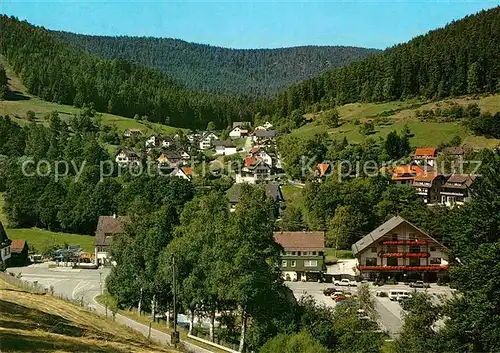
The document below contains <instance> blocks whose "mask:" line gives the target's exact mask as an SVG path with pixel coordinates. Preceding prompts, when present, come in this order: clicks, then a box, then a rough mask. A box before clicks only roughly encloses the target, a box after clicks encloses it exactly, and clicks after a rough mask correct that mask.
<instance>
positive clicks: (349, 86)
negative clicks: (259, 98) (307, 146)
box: [276, 7, 500, 117]
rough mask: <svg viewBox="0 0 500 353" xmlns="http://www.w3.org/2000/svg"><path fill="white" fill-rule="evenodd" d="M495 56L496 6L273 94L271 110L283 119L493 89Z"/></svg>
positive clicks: (496, 85) (499, 20)
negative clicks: (344, 107) (340, 107)
mask: <svg viewBox="0 0 500 353" xmlns="http://www.w3.org/2000/svg"><path fill="white" fill-rule="evenodd" d="M499 58H500V7H496V8H493V9H491V10H488V11H482V12H480V13H478V14H476V15H472V16H467V17H465V18H464V19H462V20H459V21H455V22H452V23H451V24H449V25H447V26H446V27H444V28H442V29H438V30H434V31H431V32H429V33H427V34H426V35H422V36H419V37H416V38H414V39H413V40H411V41H409V42H408V43H405V44H400V45H396V46H394V47H392V48H389V49H387V50H385V51H384V52H382V53H380V54H377V55H373V56H370V57H368V58H365V59H363V60H361V61H358V62H356V63H353V64H350V65H348V66H345V67H343V68H340V69H334V70H331V71H329V72H327V73H325V74H322V75H320V76H318V77H315V78H313V79H310V80H308V81H305V82H302V83H299V84H297V85H295V86H293V87H291V88H290V89H288V90H286V91H285V92H283V93H282V94H281V95H280V96H279V97H278V98H277V100H276V104H277V107H276V108H277V110H278V111H279V114H280V116H281V117H287V116H290V115H291V112H292V111H294V110H296V109H300V110H302V111H310V110H313V109H315V110H318V109H324V108H329V107H332V106H334V105H340V104H345V103H351V102H360V101H362V102H380V101H390V100H398V99H405V98H411V97H425V98H431V99H432V98H443V97H449V96H458V95H464V94H475V93H483V92H495V91H496V92H498V91H500V60H499Z"/></svg>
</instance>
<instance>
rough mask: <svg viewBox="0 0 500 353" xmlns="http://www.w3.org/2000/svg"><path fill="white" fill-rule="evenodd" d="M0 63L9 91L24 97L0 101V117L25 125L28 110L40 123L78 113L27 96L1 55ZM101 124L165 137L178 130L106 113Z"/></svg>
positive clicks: (74, 109) (72, 108)
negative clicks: (49, 116) (50, 115)
mask: <svg viewBox="0 0 500 353" xmlns="http://www.w3.org/2000/svg"><path fill="white" fill-rule="evenodd" d="M0 63H1V64H2V65H3V66H4V67H5V71H6V73H7V77H8V79H9V88H10V90H11V91H17V92H20V93H21V94H22V95H23V96H24V97H25V99H22V100H9V101H0V115H9V116H10V117H11V118H13V119H14V120H15V121H16V122H18V123H20V124H26V120H24V118H25V117H26V112H27V111H29V110H32V111H34V112H35V113H36V118H37V121H39V122H42V123H43V117H44V116H45V114H47V113H50V112H51V111H54V110H57V111H58V112H59V114H60V116H61V118H62V119H65V118H66V119H67V118H69V117H71V116H72V115H73V114H75V113H77V112H78V111H79V109H78V108H75V107H72V106H69V105H62V104H57V103H51V102H45V101H43V100H41V99H40V98H37V97H34V96H31V95H29V94H28V93H27V90H26V87H24V85H23V84H22V82H21V80H20V79H19V77H18V76H17V75H16V74H15V73H14V72H13V71H12V68H11V67H10V66H9V65H8V63H7V62H6V61H5V58H4V57H3V56H1V55H0ZM16 117H17V118H16ZM102 124H103V125H109V126H112V125H115V126H116V127H117V129H118V131H124V130H126V129H140V130H142V131H143V132H144V133H145V134H147V133H150V132H153V131H155V132H161V133H164V134H167V135H173V134H174V133H175V131H177V130H178V128H175V127H172V126H166V125H161V124H151V127H152V128H150V127H148V126H146V125H144V124H142V123H140V122H137V121H135V120H134V119H129V118H125V117H122V116H118V115H114V114H108V113H102Z"/></svg>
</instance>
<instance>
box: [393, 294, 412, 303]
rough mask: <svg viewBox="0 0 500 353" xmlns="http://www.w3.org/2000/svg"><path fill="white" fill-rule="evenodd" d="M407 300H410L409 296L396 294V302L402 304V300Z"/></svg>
mask: <svg viewBox="0 0 500 353" xmlns="http://www.w3.org/2000/svg"><path fill="white" fill-rule="evenodd" d="M408 298H410V294H407V293H402V294H398V296H397V298H396V299H397V301H398V302H402V301H403V300H406V299H408Z"/></svg>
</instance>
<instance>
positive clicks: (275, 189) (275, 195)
mask: <svg viewBox="0 0 500 353" xmlns="http://www.w3.org/2000/svg"><path fill="white" fill-rule="evenodd" d="M241 185H242V184H233V186H232V187H231V188H230V189H229V190H228V191H227V196H228V198H229V202H230V203H238V202H239V201H240V195H241ZM265 189H266V195H267V196H268V197H269V198H271V199H272V200H273V201H277V202H283V201H285V199H284V197H283V193H282V192H281V187H280V185H279V184H276V183H272V182H269V183H267V184H266V186H265Z"/></svg>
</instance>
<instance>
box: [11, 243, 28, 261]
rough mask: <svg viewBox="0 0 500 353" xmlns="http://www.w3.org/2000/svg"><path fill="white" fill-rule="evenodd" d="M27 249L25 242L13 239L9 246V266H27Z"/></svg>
mask: <svg viewBox="0 0 500 353" xmlns="http://www.w3.org/2000/svg"><path fill="white" fill-rule="evenodd" d="M28 251H29V248H28V243H27V242H26V240H23V239H14V240H13V241H12V244H11V245H10V253H11V258H10V261H9V265H10V266H13V267H21V266H26V265H28V264H29V262H30V260H29V254H28Z"/></svg>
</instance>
